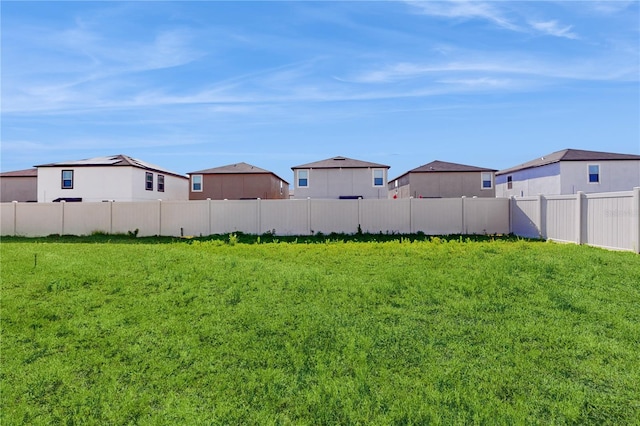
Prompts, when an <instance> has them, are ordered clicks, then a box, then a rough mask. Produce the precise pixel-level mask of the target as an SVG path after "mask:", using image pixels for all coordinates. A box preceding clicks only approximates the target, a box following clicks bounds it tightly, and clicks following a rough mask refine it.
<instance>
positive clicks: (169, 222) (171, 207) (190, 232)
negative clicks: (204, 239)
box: [160, 200, 211, 237]
mask: <svg viewBox="0 0 640 426" xmlns="http://www.w3.org/2000/svg"><path fill="white" fill-rule="evenodd" d="M161 209H162V210H161V212H160V213H161V214H160V217H161V219H162V223H161V229H160V233H161V234H162V235H168V236H173V237H183V236H197V237H199V236H202V235H209V234H211V231H210V229H209V217H210V211H209V201H208V200H202V201H190V202H184V201H163V202H162V203H161Z"/></svg>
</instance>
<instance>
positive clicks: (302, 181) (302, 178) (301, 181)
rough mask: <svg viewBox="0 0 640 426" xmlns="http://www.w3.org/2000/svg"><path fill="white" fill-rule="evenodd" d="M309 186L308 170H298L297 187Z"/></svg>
mask: <svg viewBox="0 0 640 426" xmlns="http://www.w3.org/2000/svg"><path fill="white" fill-rule="evenodd" d="M308 187H309V170H298V188H308Z"/></svg>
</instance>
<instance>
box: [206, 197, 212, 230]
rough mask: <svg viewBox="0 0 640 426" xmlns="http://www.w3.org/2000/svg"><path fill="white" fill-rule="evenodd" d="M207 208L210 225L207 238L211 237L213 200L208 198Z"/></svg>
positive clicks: (208, 223)
mask: <svg viewBox="0 0 640 426" xmlns="http://www.w3.org/2000/svg"><path fill="white" fill-rule="evenodd" d="M207 208H208V214H207V225H208V228H207V229H208V231H209V233H208V234H207V236H209V235H211V198H207Z"/></svg>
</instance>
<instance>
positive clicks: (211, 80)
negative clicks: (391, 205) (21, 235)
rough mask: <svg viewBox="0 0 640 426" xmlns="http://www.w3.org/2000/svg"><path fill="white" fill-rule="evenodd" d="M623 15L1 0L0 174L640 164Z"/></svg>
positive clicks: (618, 7)
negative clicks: (618, 158)
mask: <svg viewBox="0 0 640 426" xmlns="http://www.w3.org/2000/svg"><path fill="white" fill-rule="evenodd" d="M639 6H640V3H639V2H638V1H588V2H587V1H548V2H542V1H536V2H527V1H513V2H511V1H490V2H488V1H442V2H434V1H428V2H427V1H377V2H363V1H352V2H340V1H333V2H310V1H298V2H273V1H262V2H216V1H196V2H170V1H165V2H151V1H138V2H115V1H114V2H81V1H65V2H50V1H49V2H29V1H19V2H18V1H16V2H13V1H2V3H1V5H0V7H1V19H2V22H1V24H2V26H1V37H2V57H1V59H2V63H1V66H2V75H1V77H2V117H1V118H2V122H1V139H0V142H1V154H2V156H1V169H2V171H9V170H17V169H23V168H29V167H31V166H33V165H36V164H43V163H49V162H58V161H65V160H79V159H83V158H89V157H95V156H103V155H112V154H126V155H130V156H133V157H135V158H139V159H141V160H144V161H147V162H150V163H155V164H157V165H160V166H162V167H165V168H168V169H171V170H173V171H176V172H179V173H188V172H192V171H196V170H201V169H206V168H211V167H217V166H222V165H226V164H231V163H236V162H241V161H244V162H247V163H250V164H253V165H256V166H258V167H262V168H266V169H269V170H271V171H273V172H275V173H276V174H278V175H280V176H281V177H283V178H284V179H286V180H288V181H289V182H292V181H293V179H292V172H291V167H292V166H296V165H299V164H304V163H309V162H312V161H317V160H322V159H325V158H329V157H333V156H337V155H342V156H347V157H352V158H357V159H361V160H365V161H372V162H376V163H382V164H386V165H389V166H391V170H390V172H389V174H390V176H389V177H390V178H393V177H396V176H398V175H400V174H402V173H404V172H406V171H407V170H409V169H412V168H415V167H418V166H420V165H422V164H425V163H428V162H431V161H433V160H442V161H450V162H456V163H462V164H469V165H475V166H481V167H490V168H495V169H503V168H507V167H511V166H514V165H517V164H520V163H523V162H525V161H529V160H531V159H533V158H535V157H538V156H541V155H544V154H548V153H551V152H553V151H557V150H561V149H564V148H576V149H588V150H598V151H611V152H621V153H629V154H640V118H639V117H640V84H639V79H640V77H639V76H640V53H639V51H640V46H639V44H640V42H639V40H640V7H639Z"/></svg>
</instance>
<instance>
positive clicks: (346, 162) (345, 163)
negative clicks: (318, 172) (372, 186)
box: [291, 156, 390, 170]
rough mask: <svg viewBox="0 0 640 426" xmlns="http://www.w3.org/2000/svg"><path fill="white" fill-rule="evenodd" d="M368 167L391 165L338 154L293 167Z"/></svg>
mask: <svg viewBox="0 0 640 426" xmlns="http://www.w3.org/2000/svg"><path fill="white" fill-rule="evenodd" d="M341 168H345V169H346V168H349V169H366V168H380V169H388V168H390V166H387V165H386V164H379V163H371V162H369V161H362V160H356V159H353V158H349V157H343V156H337V157H331V158H327V159H326V160H320V161H315V162H313V163H307V164H301V165H299V166H294V167H291V169H292V170H296V169H341Z"/></svg>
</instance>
